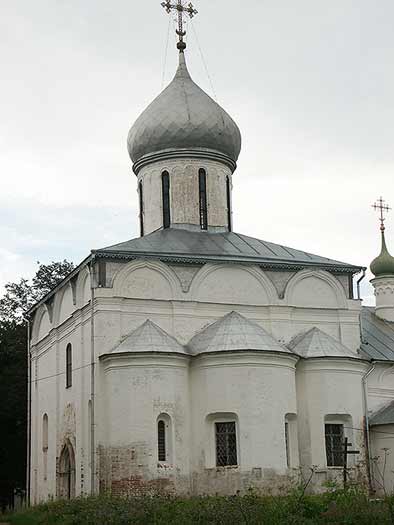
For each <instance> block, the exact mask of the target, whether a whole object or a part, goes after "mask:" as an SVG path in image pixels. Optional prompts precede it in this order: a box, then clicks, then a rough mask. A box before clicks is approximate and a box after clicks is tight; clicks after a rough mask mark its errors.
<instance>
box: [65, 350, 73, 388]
mask: <svg viewBox="0 0 394 525" xmlns="http://www.w3.org/2000/svg"><path fill="white" fill-rule="evenodd" d="M71 386H72V346H71V344H68V345H67V348H66V388H71Z"/></svg>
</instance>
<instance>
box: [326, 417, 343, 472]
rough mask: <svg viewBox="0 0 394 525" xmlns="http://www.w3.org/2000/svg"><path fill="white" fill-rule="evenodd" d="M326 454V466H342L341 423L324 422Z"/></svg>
mask: <svg viewBox="0 0 394 525" xmlns="http://www.w3.org/2000/svg"><path fill="white" fill-rule="evenodd" d="M325 434H326V455H327V466H328V467H343V459H344V457H343V438H344V432H343V425H341V424H332V423H330V424H326V426H325Z"/></svg>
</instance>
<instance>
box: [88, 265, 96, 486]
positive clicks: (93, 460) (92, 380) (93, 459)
mask: <svg viewBox="0 0 394 525" xmlns="http://www.w3.org/2000/svg"><path fill="white" fill-rule="evenodd" d="M94 260H95V257H94V255H93V257H92V260H91V262H90V263H89V265H88V270H89V276H90V293H91V295H90V303H91V304H90V401H91V411H90V493H91V495H92V496H93V495H94V494H95V492H96V490H95V485H96V476H95V473H96V450H95V449H96V437H95V415H94V408H95V407H94V405H95V394H96V393H95V367H96V364H95V348H94V272H93V264H94Z"/></svg>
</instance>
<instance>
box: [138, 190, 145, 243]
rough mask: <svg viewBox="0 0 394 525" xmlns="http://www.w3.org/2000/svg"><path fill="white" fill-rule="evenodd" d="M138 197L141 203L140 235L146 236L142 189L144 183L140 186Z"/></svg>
mask: <svg viewBox="0 0 394 525" xmlns="http://www.w3.org/2000/svg"><path fill="white" fill-rule="evenodd" d="M138 196H139V201H140V235H141V237H143V236H144V193H143V189H142V182H140V183H139V184H138Z"/></svg>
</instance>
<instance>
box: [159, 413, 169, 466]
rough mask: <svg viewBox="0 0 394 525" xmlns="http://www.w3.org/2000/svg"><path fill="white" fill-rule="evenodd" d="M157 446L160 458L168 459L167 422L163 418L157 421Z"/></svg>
mask: <svg viewBox="0 0 394 525" xmlns="http://www.w3.org/2000/svg"><path fill="white" fill-rule="evenodd" d="M157 448H158V460H159V461H167V450H166V424H165V422H164V421H163V420H160V421H158V422H157Z"/></svg>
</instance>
